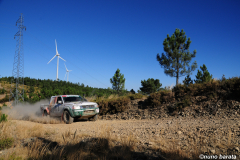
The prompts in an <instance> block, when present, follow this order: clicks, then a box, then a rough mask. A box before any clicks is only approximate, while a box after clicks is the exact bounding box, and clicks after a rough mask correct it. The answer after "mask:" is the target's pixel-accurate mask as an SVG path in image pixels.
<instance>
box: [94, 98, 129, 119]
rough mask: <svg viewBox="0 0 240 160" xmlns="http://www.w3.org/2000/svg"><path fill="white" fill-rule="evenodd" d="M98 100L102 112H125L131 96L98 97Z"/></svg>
mask: <svg viewBox="0 0 240 160" xmlns="http://www.w3.org/2000/svg"><path fill="white" fill-rule="evenodd" d="M96 102H97V103H98V105H99V108H100V114H102V115H103V114H107V113H110V114H114V113H119V112H124V111H125V110H126V109H127V105H128V103H129V102H130V99H129V97H126V96H125V97H119V98H117V99H110V100H109V99H104V100H100V99H97V100H96Z"/></svg>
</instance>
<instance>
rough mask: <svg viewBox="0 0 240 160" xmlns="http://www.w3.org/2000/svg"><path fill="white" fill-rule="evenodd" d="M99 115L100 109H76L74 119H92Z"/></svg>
mask: <svg viewBox="0 0 240 160" xmlns="http://www.w3.org/2000/svg"><path fill="white" fill-rule="evenodd" d="M98 113H99V108H94V109H85V110H84V109H74V110H73V117H91V116H93V115H96V114H98Z"/></svg>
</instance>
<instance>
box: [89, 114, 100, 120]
mask: <svg viewBox="0 0 240 160" xmlns="http://www.w3.org/2000/svg"><path fill="white" fill-rule="evenodd" d="M97 119H98V114H96V115H95V116H93V117H91V118H90V119H89V120H90V121H96V120H97Z"/></svg>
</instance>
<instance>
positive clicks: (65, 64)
mask: <svg viewBox="0 0 240 160" xmlns="http://www.w3.org/2000/svg"><path fill="white" fill-rule="evenodd" d="M64 65H65V68H66V71H67V70H68V69H67V67H66V64H65V63H64Z"/></svg>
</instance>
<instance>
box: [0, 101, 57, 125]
mask: <svg viewBox="0 0 240 160" xmlns="http://www.w3.org/2000/svg"><path fill="white" fill-rule="evenodd" d="M41 104H49V100H47V99H45V100H41V101H39V102H36V103H34V104H32V103H28V102H22V103H20V104H19V105H17V106H13V107H12V108H11V109H3V110H2V112H3V113H5V114H7V115H8V118H10V119H15V120H16V119H17V120H27V121H32V122H38V123H44V124H57V123H61V118H59V117H58V118H52V117H43V116H42V113H41V110H40V105H41Z"/></svg>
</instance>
